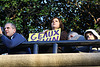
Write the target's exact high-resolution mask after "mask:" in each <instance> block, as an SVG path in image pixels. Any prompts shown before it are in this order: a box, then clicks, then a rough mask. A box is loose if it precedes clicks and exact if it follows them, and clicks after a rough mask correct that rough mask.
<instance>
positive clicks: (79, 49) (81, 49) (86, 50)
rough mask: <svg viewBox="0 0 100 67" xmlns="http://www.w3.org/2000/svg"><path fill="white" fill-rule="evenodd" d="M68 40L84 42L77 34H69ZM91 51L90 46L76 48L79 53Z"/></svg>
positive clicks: (81, 36) (82, 37)
mask: <svg viewBox="0 0 100 67" xmlns="http://www.w3.org/2000/svg"><path fill="white" fill-rule="evenodd" d="M68 40H78V41H79V40H85V38H84V36H83V35H79V34H78V33H77V32H73V31H71V32H69V34H68ZM90 49H91V47H90V46H76V50H78V51H79V52H89V51H90Z"/></svg>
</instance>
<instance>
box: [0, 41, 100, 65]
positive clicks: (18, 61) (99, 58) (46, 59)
mask: <svg viewBox="0 0 100 67" xmlns="http://www.w3.org/2000/svg"><path fill="white" fill-rule="evenodd" d="M69 45H71V46H90V45H91V46H94V45H98V46H100V40H84V41H77V40H65V41H46V42H24V43H22V45H20V46H19V47H27V46H28V47H33V53H34V54H19V55H16V54H15V55H5V56H4V55H0V66H1V67H5V66H6V67H10V66H18V67H19V66H20V67H23V66H35V67H39V66H43V67H44V66H53V67H54V66H56V67H60V66H61V67H62V66H68V67H70V66H71V67H82V66H84V67H87V66H89V67H90V66H100V53H57V48H58V46H69ZM0 46H1V47H2V46H3V44H0ZM39 46H50V47H51V46H52V47H53V53H54V54H51V53H50V54H38V47H39ZM55 53H56V54H55Z"/></svg>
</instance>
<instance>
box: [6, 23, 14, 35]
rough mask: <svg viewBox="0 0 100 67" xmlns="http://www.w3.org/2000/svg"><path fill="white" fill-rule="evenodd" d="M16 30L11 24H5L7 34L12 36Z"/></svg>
mask: <svg viewBox="0 0 100 67" xmlns="http://www.w3.org/2000/svg"><path fill="white" fill-rule="evenodd" d="M15 32H16V29H14V28H12V26H11V24H6V25H5V35H6V36H8V37H11V36H12V35H13V34H14V33H15Z"/></svg>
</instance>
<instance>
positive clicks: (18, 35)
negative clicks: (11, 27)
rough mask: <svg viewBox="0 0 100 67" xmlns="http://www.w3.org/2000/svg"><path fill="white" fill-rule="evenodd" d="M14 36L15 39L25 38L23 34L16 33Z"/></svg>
mask: <svg viewBox="0 0 100 67" xmlns="http://www.w3.org/2000/svg"><path fill="white" fill-rule="evenodd" d="M13 36H14V37H22V38H25V37H24V36H23V35H22V34H19V33H15V34H14V35H13Z"/></svg>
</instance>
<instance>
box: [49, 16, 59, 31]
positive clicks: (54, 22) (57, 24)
mask: <svg viewBox="0 0 100 67" xmlns="http://www.w3.org/2000/svg"><path fill="white" fill-rule="evenodd" d="M51 27H52V29H53V30H54V29H58V28H59V27H60V22H59V20H58V19H57V18H54V19H53V20H52V23H51Z"/></svg>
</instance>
